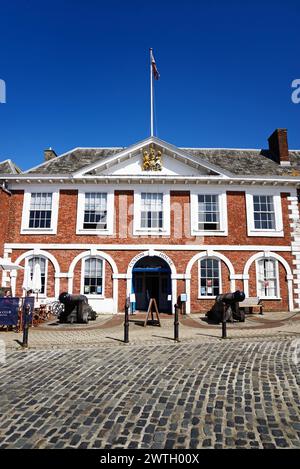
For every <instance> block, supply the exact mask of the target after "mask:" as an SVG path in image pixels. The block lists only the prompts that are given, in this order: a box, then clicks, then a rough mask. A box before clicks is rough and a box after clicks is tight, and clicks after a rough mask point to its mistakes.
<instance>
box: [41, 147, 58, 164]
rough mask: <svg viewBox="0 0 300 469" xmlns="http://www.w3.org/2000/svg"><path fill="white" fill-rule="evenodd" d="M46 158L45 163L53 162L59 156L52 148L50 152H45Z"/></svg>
mask: <svg viewBox="0 0 300 469" xmlns="http://www.w3.org/2000/svg"><path fill="white" fill-rule="evenodd" d="M44 157H45V161H50V160H53V158H56V157H57V154H56V153H55V151H54V150H52V148H51V147H50V148H49V149H48V150H44Z"/></svg>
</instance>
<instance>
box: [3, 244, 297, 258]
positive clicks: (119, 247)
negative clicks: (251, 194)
mask: <svg viewBox="0 0 300 469" xmlns="http://www.w3.org/2000/svg"><path fill="white" fill-rule="evenodd" d="M92 246H93V248H94V249H96V250H107V251H145V250H149V249H156V250H158V251H207V250H209V249H212V250H213V251H261V250H262V249H263V250H264V251H277V252H291V251H292V247H291V246H276V245H265V246H263V245H261V244H241V245H239V244H232V245H231V244H201V245H199V244H198V241H197V244H174V245H173V244H150V243H149V244H138V243H137V244H118V243H114V244H108V243H107V244H93V245H92ZM4 247H5V248H9V249H33V248H35V247H36V248H41V249H54V250H56V249H63V250H66V249H68V250H77V249H84V250H87V249H90V247H91V244H87V243H82V244H79V243H76V244H75V243H70V244H67V243H62V244H59V243H5V245H4ZM299 256H300V246H299Z"/></svg>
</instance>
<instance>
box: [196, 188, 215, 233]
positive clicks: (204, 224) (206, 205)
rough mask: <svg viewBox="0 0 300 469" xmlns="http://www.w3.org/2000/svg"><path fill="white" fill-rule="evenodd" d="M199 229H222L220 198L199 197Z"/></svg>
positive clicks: (205, 195)
mask: <svg viewBox="0 0 300 469" xmlns="http://www.w3.org/2000/svg"><path fill="white" fill-rule="evenodd" d="M198 229H199V230H204V231H205V230H207V231H215V230H219V229H220V213H219V197H218V196H217V195H212V194H210V195H208V194H201V195H198Z"/></svg>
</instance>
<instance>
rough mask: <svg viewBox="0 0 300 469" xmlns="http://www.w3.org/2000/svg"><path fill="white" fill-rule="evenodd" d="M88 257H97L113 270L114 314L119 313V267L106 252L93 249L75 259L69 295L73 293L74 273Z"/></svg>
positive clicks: (69, 283) (69, 284)
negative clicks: (79, 263)
mask: <svg viewBox="0 0 300 469" xmlns="http://www.w3.org/2000/svg"><path fill="white" fill-rule="evenodd" d="M88 257H96V258H98V259H103V260H106V261H107V262H108V264H109V265H110V267H111V269H112V281H113V288H112V296H113V303H114V313H117V312H118V278H117V274H118V267H117V264H116V263H115V261H114V260H113V258H112V257H111V256H110V255H109V254H107V253H106V252H103V251H96V250H92V249H91V250H89V251H84V252H81V253H80V254H78V255H77V256H76V257H74V259H73V260H72V262H71V264H70V267H69V274H70V277H69V282H68V291H69V293H72V292H73V281H74V271H75V269H76V266H77V264H78V262H79V261H81V260H82V259H85V258H88ZM105 283H106V282H105Z"/></svg>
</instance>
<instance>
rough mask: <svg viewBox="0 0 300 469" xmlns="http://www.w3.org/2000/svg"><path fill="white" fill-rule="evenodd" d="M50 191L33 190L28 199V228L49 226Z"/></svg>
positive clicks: (50, 209)
mask: <svg viewBox="0 0 300 469" xmlns="http://www.w3.org/2000/svg"><path fill="white" fill-rule="evenodd" d="M51 213H52V193H48V192H33V193H32V194H31V199H30V210H29V225H28V226H29V228H51Z"/></svg>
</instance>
